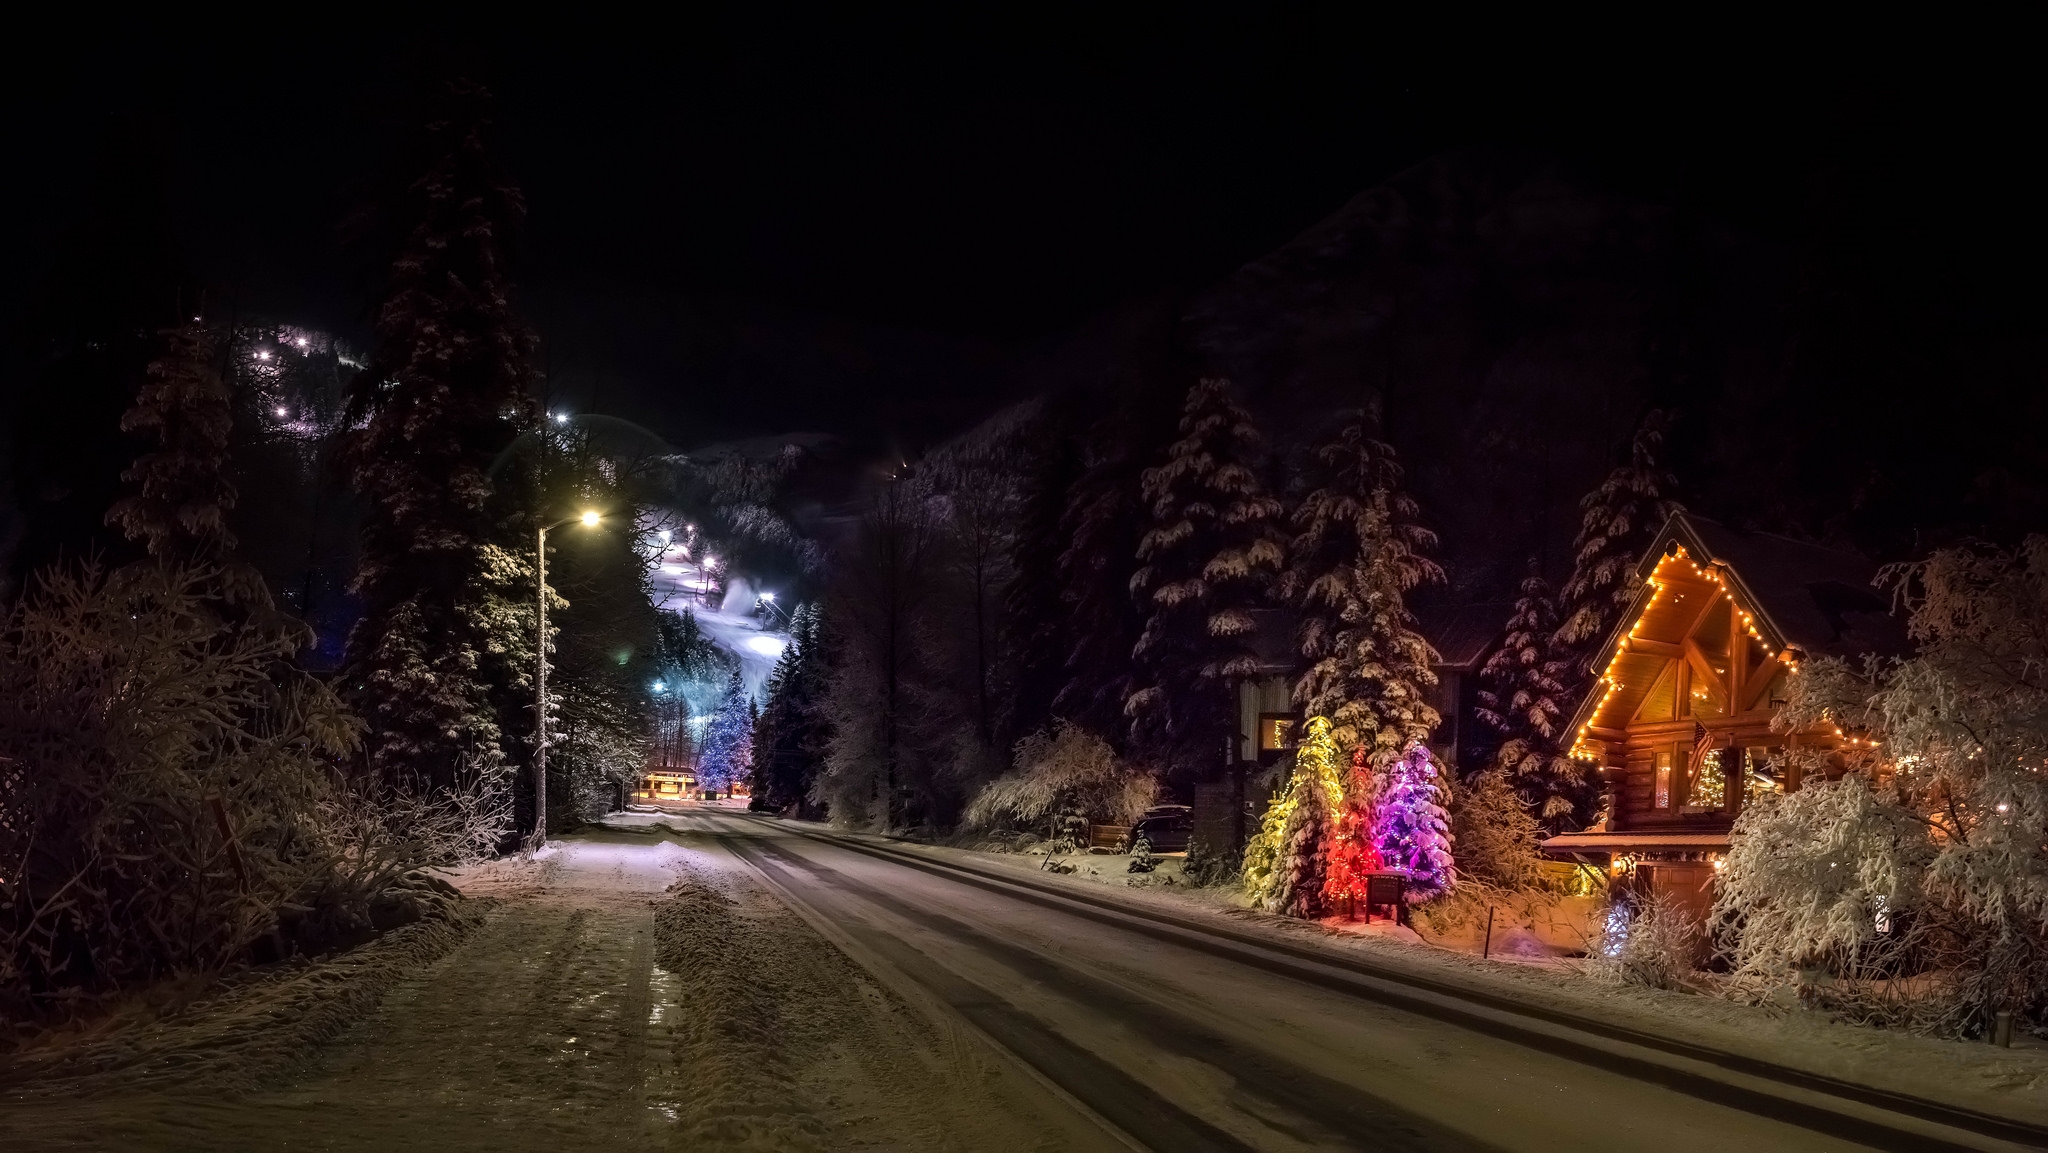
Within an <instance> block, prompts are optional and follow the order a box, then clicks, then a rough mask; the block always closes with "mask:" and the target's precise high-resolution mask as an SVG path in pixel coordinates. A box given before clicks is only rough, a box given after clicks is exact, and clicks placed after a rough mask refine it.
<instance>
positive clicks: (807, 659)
mask: <svg viewBox="0 0 2048 1153" xmlns="http://www.w3.org/2000/svg"><path fill="white" fill-rule="evenodd" d="M821 632H822V624H821V622H820V620H819V618H818V610H817V609H816V608H815V607H814V606H811V605H801V606H799V607H798V608H797V610H796V612H794V613H792V614H790V625H789V646H788V647H787V648H785V649H783V650H782V658H781V659H780V660H778V661H777V662H776V663H775V671H774V672H773V673H772V674H771V675H770V676H769V678H768V685H767V692H768V703H767V704H766V705H765V706H764V707H763V708H762V709H761V719H760V720H759V721H758V722H757V723H756V724H755V725H754V766H753V786H754V795H753V800H752V802H751V807H753V808H756V809H760V810H764V811H768V812H781V811H782V810H784V809H787V808H789V807H790V806H792V805H798V804H800V803H802V802H803V800H804V799H805V795H806V793H808V791H809V789H810V784H811V777H812V776H813V774H814V772H815V766H816V762H817V758H818V756H819V754H820V753H822V752H823V751H824V747H825V737H826V732H825V728H824V718H823V714H822V712H821V709H822V707H823V697H824V693H825V658H824V651H823V649H822V648H821V646H820V634H821Z"/></svg>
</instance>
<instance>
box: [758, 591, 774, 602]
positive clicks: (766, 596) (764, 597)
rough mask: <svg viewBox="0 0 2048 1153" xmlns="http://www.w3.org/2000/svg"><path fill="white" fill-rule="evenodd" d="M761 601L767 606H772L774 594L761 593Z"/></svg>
mask: <svg viewBox="0 0 2048 1153" xmlns="http://www.w3.org/2000/svg"><path fill="white" fill-rule="evenodd" d="M761 599H762V600H764V601H767V602H768V603H769V604H771V605H772V604H774V603H775V594H774V593H762V594H761Z"/></svg>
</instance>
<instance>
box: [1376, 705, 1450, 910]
mask: <svg viewBox="0 0 2048 1153" xmlns="http://www.w3.org/2000/svg"><path fill="white" fill-rule="evenodd" d="M1438 772H1439V770H1438V769H1437V764H1436V758H1435V757H1432V756H1431V755H1430V753H1429V750H1428V749H1427V748H1425V747H1424V746H1422V745H1420V744H1417V745H1410V746H1409V747H1408V750H1407V752H1405V753H1403V754H1402V755H1401V757H1400V759H1398V760H1396V761H1395V762H1393V764H1392V765H1390V766H1389V767H1388V769H1387V771H1386V774H1385V775H1386V786H1385V789H1384V791H1383V792H1382V793H1381V796H1380V803H1379V812H1378V818H1377V822H1376V826H1375V828H1374V830H1373V841H1374V844H1375V846H1376V847H1377V848H1378V850H1379V855H1380V860H1381V861H1383V862H1385V864H1386V867H1387V868H1390V869H1401V870H1404V871H1405V872H1407V874H1408V877H1409V886H1410V889H1411V891H1413V892H1414V893H1416V894H1417V895H1418V896H1420V897H1421V898H1422V899H1424V900H1427V899H1429V898H1430V897H1433V896H1436V895H1438V894H1440V893H1443V892H1446V891H1448V890H1449V889H1450V888H1451V886H1452V885H1454V884H1456V883H1457V873H1456V868H1455V865H1454V864H1453V861H1452V856H1451V818H1450V814H1449V813H1447V812H1445V811H1444V805H1443V785H1442V783H1441V781H1440V780H1439V776H1438Z"/></svg>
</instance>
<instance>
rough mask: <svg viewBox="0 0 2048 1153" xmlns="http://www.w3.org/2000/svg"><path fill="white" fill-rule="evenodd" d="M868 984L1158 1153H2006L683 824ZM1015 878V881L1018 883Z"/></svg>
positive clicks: (1414, 999) (1244, 951) (1023, 890)
mask: <svg viewBox="0 0 2048 1153" xmlns="http://www.w3.org/2000/svg"><path fill="white" fill-rule="evenodd" d="M678 827H679V828H684V829H693V828H702V829H703V830H704V831H705V832H706V833H708V834H710V835H711V836H712V837H713V838H714V839H715V840H716V841H717V843H719V844H720V845H721V846H722V847H724V848H726V849H727V850H728V851H730V852H732V853H734V854H735V855H737V856H739V857H741V858H742V859H744V860H746V861H748V862H749V863H750V864H752V865H754V866H755V867H756V868H757V869H759V870H761V872H762V874H763V876H764V877H766V878H767V879H768V880H769V881H770V882H771V883H772V884H774V885H775V886H777V888H778V889H780V890H782V891H783V892H784V893H785V894H786V896H787V897H788V898H790V899H792V900H793V901H794V903H796V904H797V905H798V906H799V907H800V908H802V909H803V910H804V912H805V914H806V915H807V916H808V917H810V918H812V919H813V920H814V921H816V922H820V923H822V924H823V925H825V926H827V929H826V931H827V932H828V933H829V934H830V935H832V936H834V937H836V938H838V939H840V940H841V941H842V943H843V945H844V947H847V948H849V950H850V951H851V952H852V953H853V955H855V956H856V957H857V958H859V959H860V960H861V961H862V963H863V964H864V965H865V966H867V967H868V968H869V969H870V970H871V971H873V972H875V973H877V974H878V975H880V976H881V977H882V979H883V980H884V981H885V983H888V984H890V985H891V986H892V987H895V988H897V989H899V990H902V991H904V992H905V995H907V996H910V997H914V998H915V997H920V996H921V997H922V998H923V999H924V1000H926V1001H927V1002H936V1003H937V1004H938V1005H940V1006H942V1007H943V1011H947V1012H951V1013H954V1014H956V1015H958V1016H959V1017H960V1018H961V1019H963V1020H965V1021H967V1022H969V1023H970V1024H971V1025H972V1026H973V1027H974V1028H975V1029H976V1030H978V1031H979V1032H980V1033H981V1034H982V1035H983V1036H984V1037H985V1038H987V1039H988V1040H990V1041H992V1042H993V1043H994V1044H996V1045H998V1046H1000V1047H1001V1048H1002V1049H1004V1050H1006V1051H1007V1052H1008V1053H1009V1054H1010V1055H1011V1056H1012V1057H1013V1058H1014V1059H1015V1060H1016V1061H1017V1063H1019V1064H1020V1065H1023V1066H1028V1067H1029V1068H1030V1069H1031V1071H1032V1072H1033V1073H1034V1074H1035V1075H1037V1076H1039V1077H1042V1078H1044V1079H1045V1080H1046V1081H1048V1082H1050V1083H1051V1084H1053V1085H1054V1086H1056V1087H1057V1088H1058V1090H1059V1091H1061V1092H1062V1093H1064V1094H1065V1095H1066V1096H1068V1097H1069V1098H1070V1099H1071V1100H1073V1101H1074V1102H1075V1103H1076V1104H1077V1107H1078V1108H1080V1109H1083V1110H1086V1111H1087V1112H1089V1113H1092V1114H1093V1115H1094V1116H1095V1117H1096V1118H1098V1119H1099V1121H1100V1123H1102V1124H1104V1125H1105V1127H1106V1128H1108V1129H1110V1130H1112V1131H1114V1132H1115V1133H1117V1134H1119V1135H1121V1136H1122V1137H1124V1138H1125V1139H1127V1140H1128V1141H1129V1142H1130V1143H1132V1144H1136V1145H1141V1146H1144V1147H1149V1148H1155V1149H1162V1150H1165V1149H1172V1150H1177V1151H1178V1150H1196V1149H1260V1150H1288V1149H1330V1148H1369V1149H1484V1148H1494V1149H1542V1150H1555V1149H1569V1148H1576V1149H1654V1150H1658V1151H1659V1153H1679V1151H1682V1150H1729V1149H1755V1150H1765V1149H1769V1150H1778V1149H1785V1150H1793V1149H1798V1150H1806V1149H1857V1148H1873V1147H1874V1148H1893V1149H1942V1148H2021V1147H2025V1146H2021V1145H2014V1144H2007V1143H2005V1142H2002V1141H1999V1140H1997V1139H1995V1138H1990V1137H1986V1136H1984V1135H1982V1134H1971V1133H1966V1132H1960V1131H1957V1130H1954V1129H1947V1128H1944V1127H1940V1126H1936V1125H1933V1124H1930V1123H1927V1122H1926V1121H1923V1120H1919V1119H1915V1118H1910V1117H1904V1116H1900V1115H1897V1114H1894V1113H1888V1112H1886V1111H1884V1110H1882V1109H1878V1108H1873V1107H1871V1106H1869V1105H1865V1104H1861V1103H1857V1102H1852V1101H1845V1100H1842V1099H1840V1098H1831V1097H1829V1096H1827V1095H1825V1094H1820V1093H1814V1092H1807V1091H1802V1090H1799V1089H1788V1088H1784V1087H1782V1086H1776V1085H1772V1084H1770V1083H1769V1082H1767V1081H1763V1080H1762V1079H1759V1078H1753V1077H1746V1076H1744V1075H1742V1074H1739V1073H1733V1072H1729V1071H1727V1070H1711V1069H1708V1068H1707V1067H1705V1066H1703V1065H1701V1064H1700V1063H1698V1062H1689V1061H1686V1060H1684V1059H1680V1058H1673V1057H1671V1056H1670V1055H1668V1054H1652V1053H1644V1052H1636V1051H1631V1047H1630V1046H1628V1045H1626V1044H1620V1043H1615V1042H1612V1041H1611V1040H1609V1039H1605V1038H1600V1037H1595V1036H1589V1035H1584V1034H1574V1032H1573V1031H1572V1030H1570V1029H1564V1028H1558V1027H1556V1026H1555V1025H1553V1024H1547V1023H1544V1022H1540V1021H1534V1020H1530V1019H1527V1018H1518V1017H1517V1016H1516V1015H1515V1014H1513V1013H1507V1012H1501V1011H1498V1010H1496V1009H1493V1008H1489V1007H1486V1006H1482V1005H1474V1004H1471V1003H1469V1002H1461V1001H1459V1000H1458V999H1456V998H1448V997H1440V996H1433V995H1429V994H1427V993H1425V992H1420V991H1418V990H1415V989H1413V988H1405V989H1404V988H1398V987H1392V988H1390V987H1387V985H1386V983H1377V984H1376V983H1375V982H1373V981H1371V980H1369V979H1366V978H1362V977H1360V976H1358V975H1357V974H1356V973H1347V972H1345V971H1344V970H1342V969H1340V968H1338V967H1336V966H1317V965H1314V964H1312V963H1308V962H1304V961H1303V960H1302V959H1301V958H1300V957H1298V956H1288V955H1286V954H1285V953H1284V952H1273V951H1269V950H1265V949H1261V948H1259V947H1257V946H1256V944H1255V943H1253V944H1247V943H1245V942H1242V941H1227V940H1219V939H1216V938H1214V937H1207V936H1204V935H1202V934H1198V933H1189V932H1184V931H1181V930H1179V929H1175V928H1173V927H1170V926H1161V925H1159V924H1158V923H1156V922H1151V921H1147V920H1145V919H1143V918H1138V917H1128V916H1124V915H1121V914H1119V913H1117V912H1115V911H1113V908H1114V905H1115V902H1113V901H1111V902H1102V901H1094V902H1088V903H1082V902H1076V901H1073V900H1071V899H1068V898H1066V897H1062V896H1060V895H1058V894H1059V891H1060V886H1057V885H1048V886H1032V887H1019V886H1017V885H1015V884H1012V883H1009V882H1007V881H1005V880H1002V879H999V878H1000V874H999V873H991V872H986V871H980V872H976V873H968V872H963V871H960V870H958V869H956V868H953V867H951V866H948V865H946V864H943V863H941V862H939V861H935V860H933V859H931V858H929V857H925V856H921V855H918V854H908V853H899V852H892V851H891V850H889V849H887V848H882V847H877V846H876V845H874V844H873V843H871V842H865V841H858V840H853V839H847V838H832V837H821V836H818V835H815V834H800V833H798V832H796V831H793V830H791V829H790V828H789V827H787V826H782V825H777V824H773V823H769V822H763V821H759V820H755V819H748V818H740V817H721V816H711V815H704V816H693V817H690V818H686V819H685V821H684V822H683V823H679V825H678ZM1020 879H1021V878H1020Z"/></svg>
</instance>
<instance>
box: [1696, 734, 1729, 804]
mask: <svg viewBox="0 0 2048 1153" xmlns="http://www.w3.org/2000/svg"><path fill="white" fill-rule="evenodd" d="M1730 752H1732V750H1729V749H1708V750H1707V751H1706V754H1705V755H1704V756H1702V757H1701V758H1700V763H1699V767H1698V768H1697V769H1695V770H1693V779H1692V780H1691V781H1690V782H1688V785H1689V787H1688V788H1687V789H1686V790H1685V807H1686V809H1687V810H1688V811H1690V812H1695V813H1711V812H1716V811H1718V810H1720V809H1722V808H1724V807H1726V806H1727V804H1728V761H1729V754H1730Z"/></svg>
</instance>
